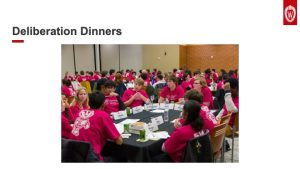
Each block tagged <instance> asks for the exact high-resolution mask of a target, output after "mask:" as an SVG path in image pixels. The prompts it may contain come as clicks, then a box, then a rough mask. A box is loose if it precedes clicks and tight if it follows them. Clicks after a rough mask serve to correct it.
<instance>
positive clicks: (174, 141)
mask: <svg viewBox="0 0 300 169" xmlns="http://www.w3.org/2000/svg"><path fill="white" fill-rule="evenodd" d="M200 109H201V108H200V105H199V103H198V102H196V101H194V100H189V101H187V102H185V104H184V106H183V118H184V119H185V122H184V124H183V126H182V127H179V128H176V129H175V130H174V131H173V132H172V134H171V136H170V137H169V138H168V139H167V140H166V141H165V142H164V143H163V145H162V152H161V153H159V154H158V155H155V156H154V157H153V161H154V162H181V159H182V156H183V153H184V150H185V148H186V145H187V143H188V142H189V141H190V140H191V139H192V138H194V137H195V136H199V135H200V136H201V135H203V134H204V130H203V121H202V118H201V117H200V116H199V112H200ZM163 152H164V153H163Z"/></svg>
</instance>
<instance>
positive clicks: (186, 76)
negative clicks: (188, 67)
mask: <svg viewBox="0 0 300 169" xmlns="http://www.w3.org/2000/svg"><path fill="white" fill-rule="evenodd" d="M182 79H183V81H182V83H181V87H182V88H183V89H184V91H185V92H186V91H188V90H190V89H192V85H191V83H190V80H191V78H190V75H189V74H188V73H185V74H184V75H183V78H182Z"/></svg>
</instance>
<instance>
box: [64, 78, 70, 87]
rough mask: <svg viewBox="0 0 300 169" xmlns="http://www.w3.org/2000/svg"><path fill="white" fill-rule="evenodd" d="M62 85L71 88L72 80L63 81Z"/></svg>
mask: <svg viewBox="0 0 300 169" xmlns="http://www.w3.org/2000/svg"><path fill="white" fill-rule="evenodd" d="M62 84H63V85H66V86H71V81H70V80H66V79H63V80H62Z"/></svg>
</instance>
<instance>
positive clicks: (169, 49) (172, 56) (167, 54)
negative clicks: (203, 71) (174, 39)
mask: <svg viewBox="0 0 300 169" xmlns="http://www.w3.org/2000/svg"><path fill="white" fill-rule="evenodd" d="M143 68H144V69H151V70H152V69H153V68H157V69H158V70H161V71H162V72H170V71H172V70H173V68H177V69H178V68H179V45H144V46H143Z"/></svg>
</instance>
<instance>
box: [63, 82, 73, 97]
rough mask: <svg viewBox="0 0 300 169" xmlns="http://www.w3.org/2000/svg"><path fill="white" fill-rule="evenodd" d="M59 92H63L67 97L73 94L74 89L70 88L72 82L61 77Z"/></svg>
mask: <svg viewBox="0 0 300 169" xmlns="http://www.w3.org/2000/svg"><path fill="white" fill-rule="evenodd" d="M61 93H63V94H64V95H65V96H67V97H71V96H74V93H75V92H74V90H73V88H72V84H71V81H70V80H66V79H63V80H62V86H61Z"/></svg>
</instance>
